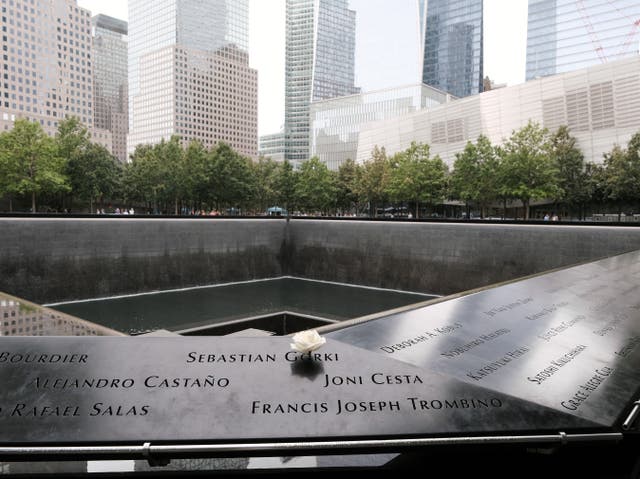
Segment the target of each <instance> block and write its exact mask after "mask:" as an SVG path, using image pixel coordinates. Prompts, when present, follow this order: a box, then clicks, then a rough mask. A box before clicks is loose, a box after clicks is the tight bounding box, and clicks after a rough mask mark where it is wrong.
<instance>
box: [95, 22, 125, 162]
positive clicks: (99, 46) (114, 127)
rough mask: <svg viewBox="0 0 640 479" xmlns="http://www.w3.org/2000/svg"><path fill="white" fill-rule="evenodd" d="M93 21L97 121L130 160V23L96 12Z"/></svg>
mask: <svg viewBox="0 0 640 479" xmlns="http://www.w3.org/2000/svg"><path fill="white" fill-rule="evenodd" d="M91 24H92V31H93V87H94V88H93V92H94V102H93V103H94V124H95V126H96V127H97V128H102V129H104V130H109V131H110V132H111V138H112V149H111V152H112V153H113V155H114V156H115V157H116V158H118V159H119V160H120V161H121V162H126V161H127V133H128V131H129V96H128V95H129V93H128V87H127V22H125V21H123V20H118V19H116V18H112V17H108V16H106V15H96V16H95V17H93V18H92V19H91Z"/></svg>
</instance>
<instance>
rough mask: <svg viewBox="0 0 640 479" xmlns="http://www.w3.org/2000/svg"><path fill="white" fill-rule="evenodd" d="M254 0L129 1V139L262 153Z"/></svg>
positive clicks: (130, 147) (131, 147)
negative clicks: (252, 37) (253, 51)
mask: <svg viewBox="0 0 640 479" xmlns="http://www.w3.org/2000/svg"><path fill="white" fill-rule="evenodd" d="M248 18H249V0H209V1H207V2H194V1H189V0H129V111H130V116H129V126H130V128H129V131H130V133H129V140H128V150H129V152H131V151H133V150H134V149H135V147H136V145H138V144H149V143H150V144H153V143H158V142H159V141H161V140H162V139H168V138H170V137H171V136H172V135H179V136H180V137H181V138H182V139H183V140H184V141H189V140H192V139H197V140H200V141H201V142H202V143H203V144H204V145H205V146H206V147H211V146H213V145H215V144H216V143H217V142H219V141H224V142H225V143H227V144H228V145H230V146H231V147H232V148H234V149H235V150H236V151H238V152H239V153H241V154H244V155H247V156H250V157H256V156H257V152H258V106H257V103H258V101H257V100H258V74H257V71H256V70H254V69H252V68H250V67H249V55H248V43H249V42H248V21H249V20H248Z"/></svg>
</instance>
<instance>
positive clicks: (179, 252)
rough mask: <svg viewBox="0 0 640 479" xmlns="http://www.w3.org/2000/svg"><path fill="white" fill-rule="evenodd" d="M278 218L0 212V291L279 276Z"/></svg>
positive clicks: (39, 297)
mask: <svg viewBox="0 0 640 479" xmlns="http://www.w3.org/2000/svg"><path fill="white" fill-rule="evenodd" d="M285 227H286V223H285V221H284V220H282V221H257V220H215V219H209V218H206V219H193V220H189V219H180V220H172V219H137V218H121V219H118V218H112V217H110V218H95V219H67V218H52V219H43V218H36V219H9V218H2V219H0V244H1V245H2V246H1V248H0V291H4V292H7V293H9V294H13V295H15V296H18V297H21V298H26V299H29V300H31V301H34V302H37V303H51V302H58V301H66V300H73V299H86V298H96V297H107V296H113V295H118V294H128V293H136V292H143V291H153V290H161V289H175V288H182V287H189V286H197V285H206V284H217V283H228V282H233V281H244V280H249V279H262V278H271V277H276V276H280V275H281V274H282V271H281V268H280V264H281V261H280V258H279V256H280V253H281V250H282V248H283V245H282V243H283V240H284V236H285Z"/></svg>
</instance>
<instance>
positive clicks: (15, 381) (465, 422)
mask: <svg viewBox="0 0 640 479" xmlns="http://www.w3.org/2000/svg"><path fill="white" fill-rule="evenodd" d="M289 343H290V339H289V338H238V339H229V338H226V339H225V338H89V339H83V340H78V339H76V338H5V339H3V341H2V343H1V346H0V383H1V384H2V389H3V394H2V399H1V402H0V444H1V445H4V446H8V445H52V444H57V445H59V444H79V443H80V444H85V443H131V442H132V441H136V442H138V441H152V442H154V443H157V442H158V441H160V442H161V441H207V442H228V441H235V440H257V441H277V440H296V439H301V438H306V439H331V438H342V439H344V438H376V437H380V438H390V437H415V436H432V435H465V436H468V435H474V434H482V435H485V434H493V433H516V432H526V431H529V432H545V431H548V432H555V433H557V432H559V431H564V432H571V431H608V430H609V428H607V427H606V426H608V423H607V416H606V415H603V416H602V418H591V419H590V420H589V419H585V418H583V417H580V416H578V415H575V414H568V413H567V411H562V410H554V409H553V408H549V407H545V406H542V405H539V404H534V403H532V402H530V401H528V400H527V398H526V397H521V398H516V397H513V396H509V395H507V394H504V393H501V392H497V391H492V390H490V389H487V388H485V387H484V384H473V383H470V382H464V381H460V380H458V379H456V378H453V377H447V376H444V375H441V374H438V373H436V372H432V371H425V370H421V369H419V368H416V367H414V366H411V365H408V364H406V363H404V362H401V361H396V360H395V359H393V358H389V357H384V356H381V355H379V354H375V353H371V352H367V351H364V350H362V349H360V348H355V347H353V346H349V345H346V344H344V343H340V342H338V341H336V340H329V341H328V343H327V344H326V345H325V346H324V347H323V348H322V349H321V350H319V351H318V352H317V356H316V357H315V358H314V359H313V360H310V359H309V358H303V357H301V356H300V354H299V353H294V352H290V348H289ZM242 355H244V356H242ZM258 355H259V356H258ZM223 358H224V361H222V359H223ZM27 361H31V362H27ZM65 361H66V362H65ZM85 381H87V382H85ZM601 419H603V420H601Z"/></svg>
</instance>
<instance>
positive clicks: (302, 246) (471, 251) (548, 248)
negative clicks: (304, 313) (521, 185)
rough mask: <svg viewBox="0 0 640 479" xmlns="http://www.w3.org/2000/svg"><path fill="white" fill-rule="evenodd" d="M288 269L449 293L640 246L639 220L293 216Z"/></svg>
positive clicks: (342, 279) (314, 275)
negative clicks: (626, 223)
mask: <svg viewBox="0 0 640 479" xmlns="http://www.w3.org/2000/svg"><path fill="white" fill-rule="evenodd" d="M288 244H289V249H288V252H289V256H288V257H287V258H288V262H287V263H286V265H285V271H286V272H287V274H290V275H295V276H302V277H305V278H312V279H323V280H331V281H339V282H345V283H358V284H362V285H368V286H379V287H383V288H392V289H400V290H409V291H416V292H423V293H433V294H443V295H446V294H452V293H456V292H460V291H466V290H469V289H473V288H477V287H480V286H486V285H490V284H494V283H497V282H501V281H506V280H510V279H515V278H518V277H522V276H526V275H530V274H534V273H539V272H543V271H547V270H550V269H554V268H558V267H561V266H568V265H572V264H576V263H580V262H583V261H588V260H594V259H598V258H601V257H604V256H611V255H615V254H619V253H623V252H627V251H632V250H636V249H640V228H633V227H628V228H627V227H625V228H620V227H599V226H564V225H509V224H504V225H503V224H464V223H463V224H451V223H395V222H377V223H376V222H361V221H313V220H304V221H292V222H291V224H290V230H289V242H288Z"/></svg>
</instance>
